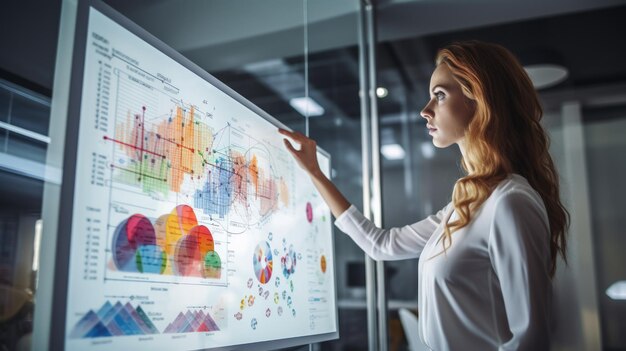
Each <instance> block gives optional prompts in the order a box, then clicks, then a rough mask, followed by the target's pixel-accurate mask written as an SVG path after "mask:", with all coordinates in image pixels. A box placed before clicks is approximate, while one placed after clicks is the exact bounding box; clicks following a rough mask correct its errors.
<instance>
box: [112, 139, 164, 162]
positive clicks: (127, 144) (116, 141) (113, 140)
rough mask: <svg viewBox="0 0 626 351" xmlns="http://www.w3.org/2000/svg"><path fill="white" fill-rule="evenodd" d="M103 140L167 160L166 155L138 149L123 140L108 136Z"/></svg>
mask: <svg viewBox="0 0 626 351" xmlns="http://www.w3.org/2000/svg"><path fill="white" fill-rule="evenodd" d="M103 139H104V140H111V141H112V142H114V143H118V144H122V145H124V146H128V147H132V148H133V149H136V150H140V151H145V152H147V153H149V154H152V155H155V156H158V157H161V158H165V155H160V154H157V153H156V152H153V151H150V150H146V149H144V148H142V147H137V146H135V145H133V144H129V143H125V142H123V141H121V140H117V139H113V138H109V137H108V136H106V135H105V136H104V137H103Z"/></svg>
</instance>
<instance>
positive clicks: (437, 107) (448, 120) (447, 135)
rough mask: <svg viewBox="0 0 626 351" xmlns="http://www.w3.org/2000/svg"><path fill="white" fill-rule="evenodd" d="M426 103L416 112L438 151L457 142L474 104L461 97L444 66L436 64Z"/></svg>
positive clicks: (458, 87)
mask: <svg viewBox="0 0 626 351" xmlns="http://www.w3.org/2000/svg"><path fill="white" fill-rule="evenodd" d="M429 94H430V100H429V101H428V103H427V104H426V106H424V109H423V110H422V111H421V112H420V114H421V115H422V117H424V118H425V119H426V121H427V123H426V127H427V128H428V134H430V135H431V136H432V137H433V144H434V145H435V146H436V147H439V148H445V147H448V146H450V145H452V144H454V143H459V142H461V141H462V140H463V138H464V136H465V129H466V128H467V125H468V124H469V122H470V120H471V119H472V116H473V115H474V103H473V101H472V100H470V99H469V98H468V97H467V96H465V95H464V94H463V90H462V89H461V85H460V84H459V83H458V82H457V81H456V80H455V79H454V77H453V76H452V72H451V71H450V69H449V68H448V66H447V65H445V64H440V65H438V66H437V68H435V71H433V74H432V76H431V77H430V87H429Z"/></svg>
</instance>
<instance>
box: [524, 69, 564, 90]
mask: <svg viewBox="0 0 626 351" xmlns="http://www.w3.org/2000/svg"><path fill="white" fill-rule="evenodd" d="M524 69H525V70H526V73H528V76H529V77H530V80H531V81H532V82H533V85H534V86H535V89H543V88H549V87H552V86H555V85H557V84H559V83H561V82H562V81H564V80H565V79H567V77H568V76H569V72H568V70H567V68H565V67H563V66H561V65H555V64H550V63H540V64H536V65H531V66H526V67H524Z"/></svg>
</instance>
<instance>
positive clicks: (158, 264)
mask: <svg viewBox="0 0 626 351" xmlns="http://www.w3.org/2000/svg"><path fill="white" fill-rule="evenodd" d="M112 248H113V250H112V251H113V262H114V263H115V267H117V269H118V270H120V271H124V272H136V273H151V274H164V275H177V276H195V277H203V278H214V279H219V278H220V277H221V271H222V263H221V259H220V256H219V254H218V253H217V252H215V251H214V250H215V242H214V240H213V235H212V234H211V231H210V230H209V228H207V227H206V226H203V225H199V224H198V220H197V219H196V214H195V213H194V210H193V208H191V207H189V206H187V205H179V206H176V207H175V208H174V209H173V210H172V212H170V213H169V214H167V215H163V216H161V217H159V218H158V219H157V220H156V221H155V222H154V224H153V223H152V222H151V221H150V220H149V219H148V218H147V217H145V216H143V215H141V214H134V215H132V216H130V217H129V218H128V219H126V220H124V221H122V223H120V224H119V225H118V226H117V228H116V229H115V234H114V235H113V243H112Z"/></svg>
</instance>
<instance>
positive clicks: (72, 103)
mask: <svg viewBox="0 0 626 351" xmlns="http://www.w3.org/2000/svg"><path fill="white" fill-rule="evenodd" d="M92 7H93V8H94V9H95V10H97V11H99V12H100V13H102V14H103V15H105V16H107V17H108V18H109V19H111V20H112V21H114V22H116V23H117V24H118V25H120V26H121V27H123V28H125V29H126V30H128V31H129V32H131V33H132V34H134V35H136V36H138V37H139V38H140V39H141V40H144V41H145V42H146V43H148V44H149V45H152V46H153V47H155V48H156V49H157V50H159V51H160V52H162V53H163V54H165V55H166V56H168V57H169V58H171V59H172V60H174V61H175V62H177V63H179V64H180V65H182V66H183V67H184V68H186V69H188V70H190V71H191V72H193V73H194V74H196V75H197V76H199V77H200V78H202V79H204V80H206V81H207V82H208V83H210V84H212V85H213V86H215V87H216V88H218V89H219V90H221V91H222V92H224V93H225V94H226V95H228V96H229V97H231V98H233V99H234V100H235V101H237V102H239V103H240V104H242V105H243V106H245V107H247V108H249V109H250V110H251V111H252V112H254V113H256V114H257V115H259V116H260V117H261V118H263V119H265V120H266V121H268V122H270V123H272V124H273V125H274V126H276V127H280V128H283V129H287V130H291V128H289V127H287V126H286V125H284V124H283V123H282V122H280V121H279V120H277V119H276V118H274V117H273V116H271V115H270V114H268V113H267V112H265V111H263V110H262V109H261V108H259V107H258V106H256V105H254V104H253V103H252V102H250V101H249V100H247V99H246V98H244V97H243V96H241V95H239V94H238V93H237V92H235V91H234V90H232V89H231V88H230V87H228V86H227V85H225V84H224V83H222V82H221V81H219V80H218V79H217V78H215V77H213V76H212V75H211V74H209V73H208V72H206V71H205V70H204V69H202V68H201V67H200V66H198V65H196V64H195V63H193V62H192V61H190V60H189V59H187V58H186V57H184V56H183V55H182V54H181V53H179V52H178V51H176V50H174V49H173V48H171V47H170V46H168V45H167V44H165V43H164V42H162V41H161V40H159V39H158V38H156V37H155V36H154V35H152V34H150V33H149V32H148V31H146V30H145V29H143V28H141V27H140V26H139V25H137V24H136V23H134V22H132V21H131V20H130V19H128V18H127V17H125V16H124V15H122V14H120V13H119V12H117V11H116V10H114V9H113V8H111V7H110V6H109V5H107V4H105V3H104V2H102V1H99V0H79V1H78V11H77V15H76V27H75V33H74V44H73V47H74V49H73V54H72V55H71V56H72V57H67V58H66V59H68V60H72V67H71V78H70V88H69V103H68V114H67V126H66V136H65V147H64V150H65V152H64V159H63V179H62V186H61V194H60V196H61V198H60V201H59V204H60V206H59V221H58V229H57V238H56V240H57V245H56V258H55V264H54V284H53V291H52V316H51V320H50V334H49V335H50V338H49V349H51V350H64V349H65V347H66V345H65V339H66V333H67V330H66V328H65V324H66V317H67V315H66V314H67V296H68V275H69V260H70V247H71V239H72V238H71V234H72V215H73V211H74V208H73V203H74V193H75V191H76V189H75V187H74V184H75V180H76V161H77V151H78V149H77V147H78V137H79V133H78V131H79V128H78V127H79V123H80V110H81V100H82V88H83V80H84V66H85V57H86V44H87V36H88V28H89V26H88V24H89V23H88V22H89V10H90V8H92ZM57 59H58V58H57ZM317 151H318V154H320V155H322V156H324V157H326V158H328V161H329V162H328V164H329V169H327V170H326V171H327V174H328V175H329V177H330V176H331V169H332V158H331V155H330V154H329V153H328V152H326V151H325V150H323V149H321V148H319V147H318V148H317ZM333 231H334V230H333V228H332V224H331V253H332V258H333V261H334V262H337V260H336V259H335V243H334V239H333V238H334V234H333ZM50 249H54V248H50ZM42 250H45V248H42ZM333 280H334V284H333V285H334V287H335V289H334V295H335V300H334V302H335V306H334V308H335V326H336V330H335V331H334V332H330V333H321V334H311V335H306V336H299V337H292V338H286V339H276V340H268V341H261V342H256V343H247V344H237V345H232V346H224V347H217V348H207V349H202V350H235V349H236V350H271V349H277V348H285V347H292V346H299V345H306V344H311V343H317V342H322V341H328V340H334V339H338V338H339V314H338V306H337V266H336V264H333ZM98 347H102V346H98Z"/></svg>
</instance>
